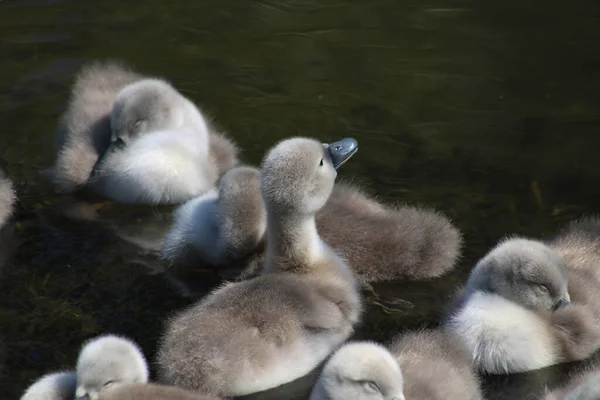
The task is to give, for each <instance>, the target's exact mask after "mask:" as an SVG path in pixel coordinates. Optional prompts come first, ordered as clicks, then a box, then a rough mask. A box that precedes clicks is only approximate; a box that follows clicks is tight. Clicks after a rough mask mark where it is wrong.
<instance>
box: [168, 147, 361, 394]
mask: <svg viewBox="0 0 600 400" xmlns="http://www.w3.org/2000/svg"><path fill="white" fill-rule="evenodd" d="M348 155H349V153H348V154H344V155H340V153H339V152H336V151H335V150H333V149H331V148H326V147H324V146H323V145H322V144H321V143H320V142H318V141H316V140H312V139H307V138H293V139H289V140H284V141H282V142H280V143H279V144H278V145H276V146H275V147H274V148H273V149H271V150H270V151H269V153H268V154H267V156H266V158H265V160H264V162H263V167H262V172H261V188H262V195H263V199H264V202H265V205H266V209H267V232H268V248H267V252H266V253H267V256H266V260H265V266H264V270H265V274H264V275H262V276H260V277H257V278H254V279H250V280H246V281H242V282H236V283H228V284H225V285H223V286H222V287H221V288H219V289H217V290H216V291H214V292H213V293H211V294H209V295H208V296H207V297H205V298H204V299H202V300H201V301H199V302H198V303H196V304H195V305H193V306H191V307H189V308H188V309H186V310H184V311H182V312H180V313H178V314H177V315H176V316H175V317H174V318H173V319H171V320H170V321H169V323H168V326H167V329H166V332H165V334H164V335H163V338H162V341H161V343H160V346H159V351H158V357H157V364H158V370H159V377H160V380H161V381H162V382H165V383H168V384H173V385H176V386H180V387H184V388H187V389H191V390H196V391H198V392H200V393H204V394H210V395H218V396H240V395H245V394H250V393H255V392H259V391H263V390H267V389H270V388H274V387H276V386H279V385H282V384H284V383H287V382H290V381H292V380H295V379H297V378H299V377H302V376H304V375H306V374H307V373H309V372H310V371H311V370H313V369H314V368H315V367H317V366H318V364H319V363H321V362H322V361H323V360H324V359H325V358H326V357H327V356H328V355H329V354H330V353H331V352H332V351H334V350H335V348H337V347H338V346H339V345H340V344H341V343H342V342H343V341H344V340H346V339H347V338H348V337H349V336H350V335H351V334H352V333H353V331H354V326H355V325H356V324H357V323H358V321H359V318H360V315H361V308H362V307H361V299H360V295H359V290H358V288H359V286H358V283H357V282H356V281H355V279H354V277H353V275H352V273H351V271H350V269H349V268H348V266H347V265H346V264H345V263H344V262H343V261H342V260H341V259H340V258H339V257H338V256H337V255H336V254H335V253H334V252H333V251H332V250H331V249H330V248H329V247H328V246H327V245H326V244H325V243H324V242H323V241H322V240H321V239H320V237H319V235H318V233H317V229H316V224H315V214H316V213H317V211H318V210H319V209H321V208H322V207H323V205H324V204H325V202H326V201H327V199H328V198H329V196H330V194H331V190H332V188H333V184H334V180H335V177H336V175H337V174H336V170H335V167H336V166H338V165H339V164H341V163H343V162H344V161H345V160H346V158H347V156H348ZM290 181H293V182H295V184H294V185H293V186H290V185H289V182H290Z"/></svg>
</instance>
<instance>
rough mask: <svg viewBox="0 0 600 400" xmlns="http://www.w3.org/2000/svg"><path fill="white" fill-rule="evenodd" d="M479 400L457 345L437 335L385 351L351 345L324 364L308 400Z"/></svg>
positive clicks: (415, 335)
mask: <svg viewBox="0 0 600 400" xmlns="http://www.w3.org/2000/svg"><path fill="white" fill-rule="evenodd" d="M392 398H393V399H402V400H404V399H405V398H406V399H407V400H415V399H419V400H481V399H482V398H483V397H482V393H481V389H480V387H479V381H478V378H477V377H476V375H475V373H474V371H473V370H472V366H471V358H470V356H469V353H468V352H467V351H466V349H465V348H464V346H462V343H460V342H459V341H457V340H456V339H455V338H453V337H452V336H450V335H448V334H447V333H444V332H441V331H434V330H428V331H420V332H410V333H408V334H404V335H400V336H399V337H398V338H396V339H395V340H394V341H393V342H392V344H391V345H390V347H389V350H388V349H387V348H385V347H383V346H380V345H378V344H374V343H369V342H356V343H350V344H347V345H345V346H343V347H342V348H341V349H340V350H338V351H337V352H336V353H335V354H334V355H333V356H332V357H331V359H330V360H329V361H328V362H327V364H326V366H325V368H324V369H323V371H322V373H321V376H320V378H319V379H318V381H317V383H316V385H315V388H314V389H313V393H312V396H311V400H345V399H357V400H358V399H361V400H362V399H365V400H367V399H374V400H375V399H377V400H387V399H392Z"/></svg>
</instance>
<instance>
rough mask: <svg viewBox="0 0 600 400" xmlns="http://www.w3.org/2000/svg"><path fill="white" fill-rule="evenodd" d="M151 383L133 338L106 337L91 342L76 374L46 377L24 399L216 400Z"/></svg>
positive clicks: (146, 367) (27, 392) (56, 374)
mask: <svg viewBox="0 0 600 400" xmlns="http://www.w3.org/2000/svg"><path fill="white" fill-rule="evenodd" d="M147 382H148V364H147V363H146V359H145V358H144V355H143V354H142V352H141V350H140V349H139V348H138V346H137V345H136V344H135V343H133V342H132V341H130V340H129V339H126V338H123V337H120V336H114V335H103V336H99V337H97V338H94V339H92V340H90V341H89V342H87V343H86V344H85V345H84V346H83V348H82V349H81V352H80V353H79V358H78V359H77V367H76V371H65V372H58V373H52V374H48V375H45V376H43V377H42V378H40V379H39V380H38V381H37V382H35V383H34V384H33V385H31V386H30V387H29V388H28V389H27V391H26V392H25V394H24V395H23V397H21V400H73V398H75V400H125V399H128V400H137V399H140V400H141V399H148V400H188V399H189V400H216V399H214V398H208V397H204V396H200V395H198V394H197V393H193V392H189V391H187V390H184V389H180V388H176V387H169V386H162V385H154V384H149V383H147Z"/></svg>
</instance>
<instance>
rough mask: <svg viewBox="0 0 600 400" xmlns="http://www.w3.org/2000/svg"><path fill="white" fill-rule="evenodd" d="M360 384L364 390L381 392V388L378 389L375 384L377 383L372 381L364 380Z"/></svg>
mask: <svg viewBox="0 0 600 400" xmlns="http://www.w3.org/2000/svg"><path fill="white" fill-rule="evenodd" d="M362 385H363V388H364V389H365V391H366V392H369V393H380V392H381V390H380V389H379V386H377V384H376V383H375V382H373V381H364V382H362Z"/></svg>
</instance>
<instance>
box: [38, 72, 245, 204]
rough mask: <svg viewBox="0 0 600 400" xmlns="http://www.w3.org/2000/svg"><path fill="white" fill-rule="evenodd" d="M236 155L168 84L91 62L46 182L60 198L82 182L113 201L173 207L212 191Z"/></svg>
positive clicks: (78, 81) (78, 87)
mask: <svg viewBox="0 0 600 400" xmlns="http://www.w3.org/2000/svg"><path fill="white" fill-rule="evenodd" d="M236 153H237V149H236V148H235V145H233V143H231V142H230V141H229V140H227V139H226V138H224V137H223V136H222V135H220V134H218V133H216V132H214V131H213V129H212V128H211V127H210V126H209V125H208V122H207V121H206V120H205V118H204V116H203V115H202V114H201V113H200V111H199V110H198V109H197V107H196V106H195V105H194V104H193V103H192V102H191V101H190V100H188V99H187V98H185V97H184V96H183V95H181V94H180V93H179V92H178V91H177V90H176V89H175V88H173V86H171V85H170V84H169V83H168V82H166V81H164V80H161V79H154V78H143V77H141V76H140V75H138V74H136V73H133V72H131V71H129V70H128V69H126V68H124V67H122V66H121V65H119V64H117V63H111V62H106V63H94V64H91V65H89V66H87V67H84V69H83V71H82V72H81V73H80V74H79V75H78V77H77V79H76V82H75V85H74V87H73V92H72V94H71V99H70V101H69V106H68V109H67V111H66V113H65V115H64V116H63V119H62V124H61V127H60V129H59V138H58V142H57V158H56V163H55V166H54V167H53V168H52V169H51V171H50V176H51V178H52V181H53V183H54V185H55V187H56V189H57V190H58V191H62V192H72V191H74V190H76V189H78V188H80V187H81V186H83V185H85V184H88V185H89V186H91V187H92V188H93V189H94V190H96V191H97V192H99V193H101V194H103V195H104V196H106V197H108V198H110V199H112V200H114V201H117V202H120V203H127V204H175V203H180V202H183V201H186V200H188V199H190V198H193V197H195V196H198V195H201V194H203V193H206V192H207V191H209V190H210V189H212V188H213V187H214V186H215V184H216V182H217V180H218V178H219V177H220V176H222V175H223V174H224V173H225V172H226V171H227V170H228V169H230V168H232V167H233V166H234V165H235V164H236V163H237V158H236Z"/></svg>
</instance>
